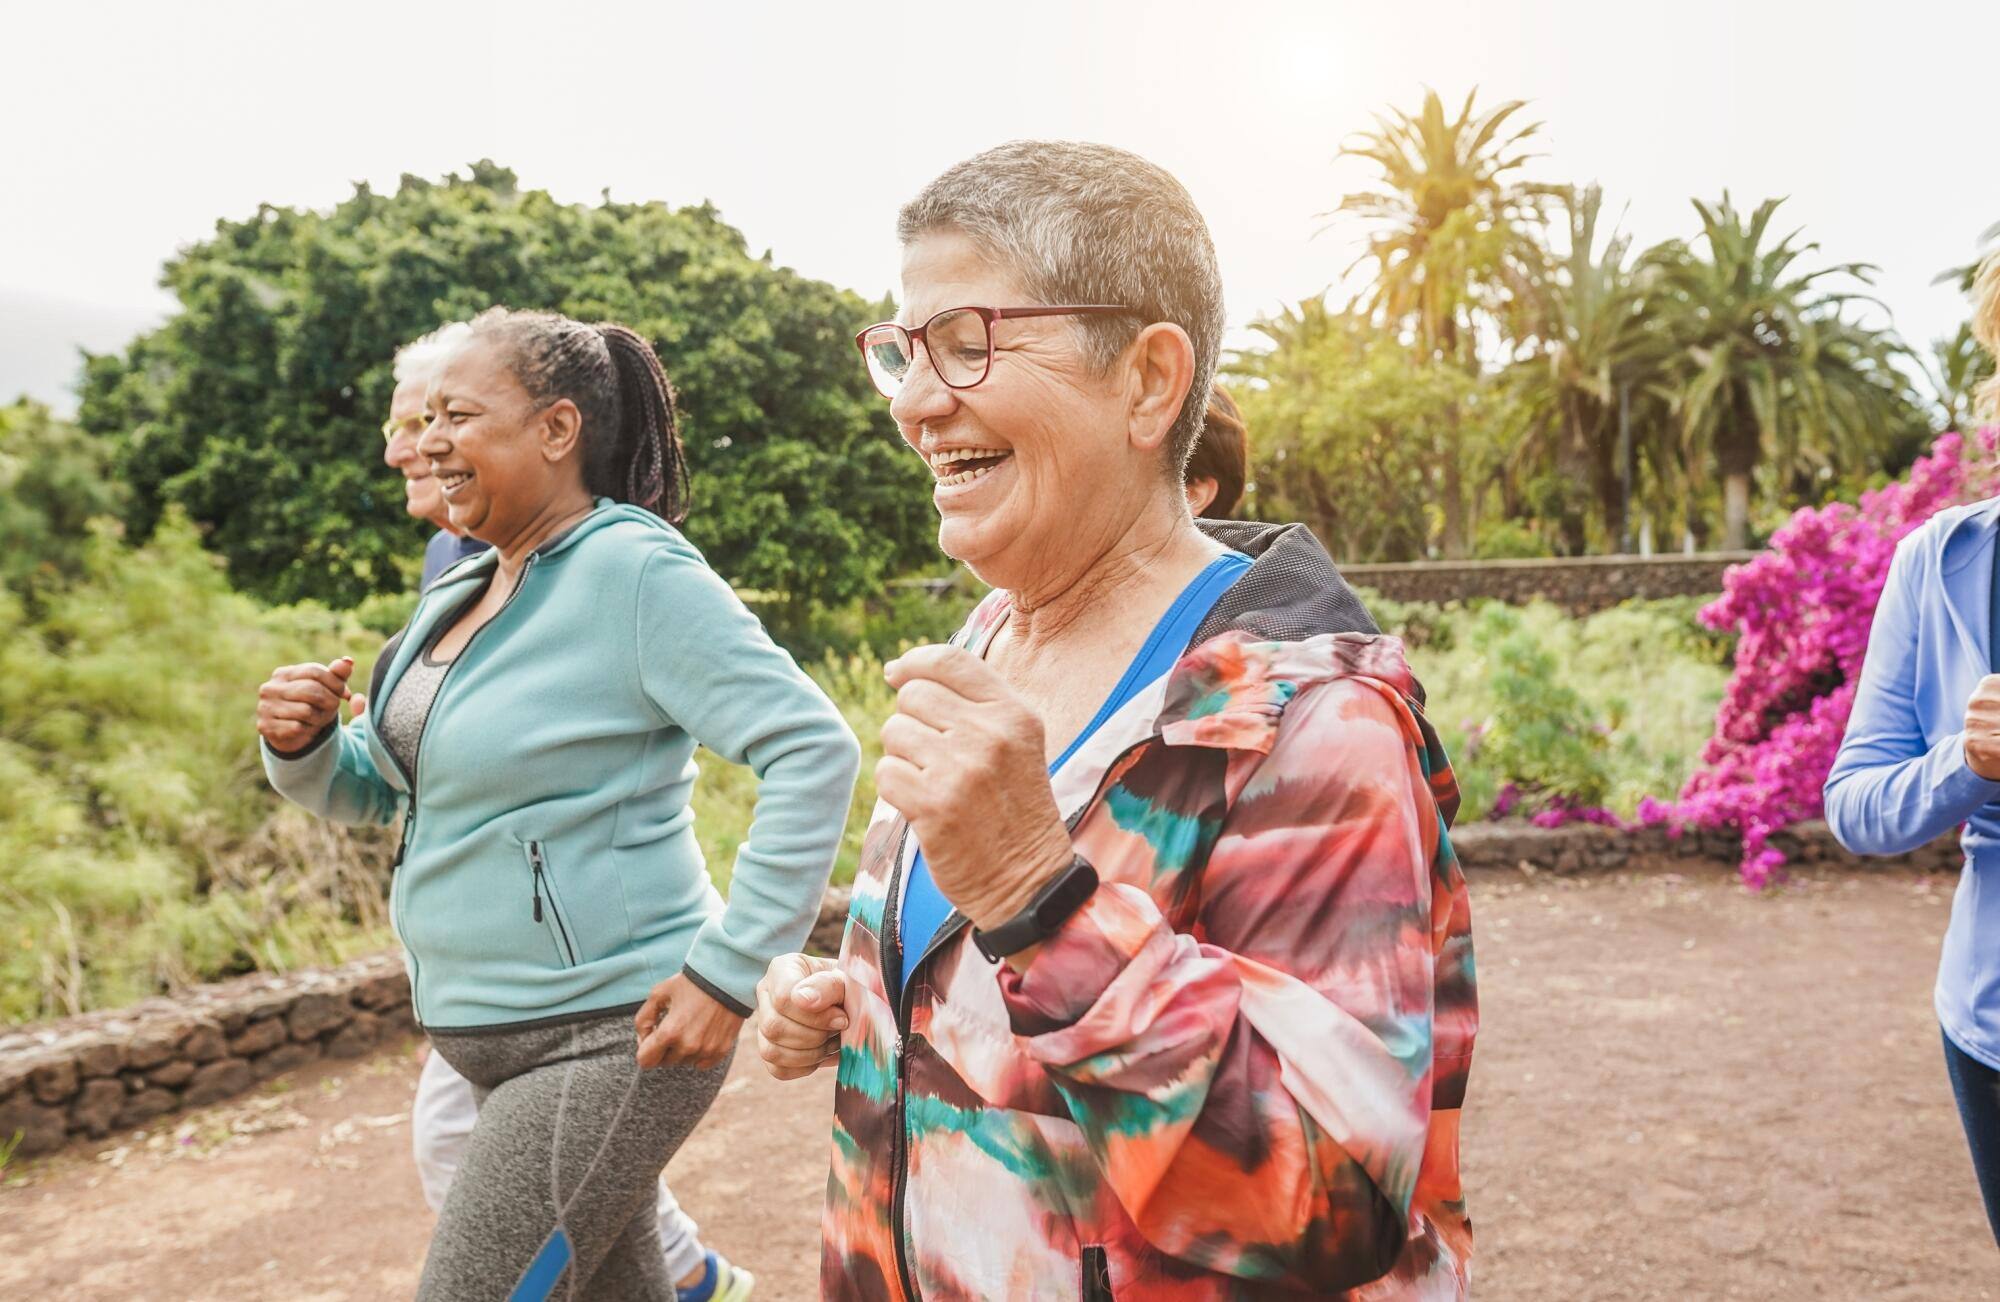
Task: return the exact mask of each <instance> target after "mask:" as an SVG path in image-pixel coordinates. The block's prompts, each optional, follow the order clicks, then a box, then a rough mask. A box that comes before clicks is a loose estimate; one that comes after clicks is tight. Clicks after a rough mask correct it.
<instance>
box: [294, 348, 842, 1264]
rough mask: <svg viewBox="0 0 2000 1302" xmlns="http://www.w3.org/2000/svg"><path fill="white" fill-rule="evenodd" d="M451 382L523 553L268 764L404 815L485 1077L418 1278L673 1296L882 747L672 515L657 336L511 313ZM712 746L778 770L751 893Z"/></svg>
mask: <svg viewBox="0 0 2000 1302" xmlns="http://www.w3.org/2000/svg"><path fill="white" fill-rule="evenodd" d="M426 401H427V411H428V415H429V418H430V420H429V424H428V426H427V427H426V428H425V430H424V433H423V435H422V438H421V440H420V441H419V444H418V451H419V453H420V454H421V455H423V456H424V457H426V458H428V460H429V461H430V463H431V466H432V469H433V471H434V473H435V474H436V476H437V479H438V483H439V486H440V488H441V490H442V492H443V495H444V501H445V505H446V509H447V511H448V512H449V514H450V520H451V526H452V528H453V529H454V530H456V531H458V532H460V533H463V534H466V535H469V536H470V537H473V538H477V539H479V540H481V541H483V542H487V543H490V544H491V550H489V551H486V552H482V553H480V554H479V555H476V556H472V557H468V558H467V559H465V560H463V561H460V562H459V563H458V564H457V565H455V566H453V567H452V568H451V569H450V570H447V571H446V572H445V573H444V574H443V575H442V576H441V577H440V578H439V579H438V580H437V581H436V583H434V584H433V585H432V586H431V587H430V588H429V589H428V590H427V591H426V592H425V593H424V595H423V597H422V599H421V600H420V601H419V603H418V606H417V609H416V611H415V613H414V614H412V616H411V617H410V622H409V625H408V626H407V627H406V628H405V629H404V630H403V632H402V633H400V634H399V635H397V637H396V638H395V639H393V640H392V641H391V642H390V643H389V645H388V646H387V647H385V648H384V649H383V652H382V655H381V657H380V659H379V661H378V663H377V665H376V668H375V676H374V681H373V682H372V684H371V688H372V690H371V691H370V692H369V698H370V700H371V701H373V702H374V704H373V705H372V706H371V707H370V709H369V711H368V713H367V714H366V715H365V716H364V717H361V718H357V719H355V720H354V721H352V722H350V723H349V724H347V725H346V726H345V727H341V726H339V706H340V702H341V700H342V699H344V698H346V697H347V696H349V695H350V692H349V687H348V677H349V675H351V674H352V672H353V668H354V663H353V661H352V659H350V658H346V657H343V658H341V659H338V660H335V661H334V662H333V663H331V664H309V665H292V666H287V667H285V668H281V669H279V670H277V671H275V672H274V673H273V674H272V676H271V679H270V681H268V682H267V683H265V684H264V687H263V688H262V689H261V692H260V695H259V701H258V711H257V726H258V732H259V734H260V735H261V737H262V739H263V743H262V744H263V751H264V764H265V772H266V773H267V774H268V776H269V777H270V780H271V783H272V785H273V786H274V787H276V788H277V789H278V790H279V791H280V792H281V793H282V794H284V795H285V796H286V797H288V798H289V799H291V800H293V801H294V802H296V803H298V804H300V805H302V806H303V807H305V808H306V809H309V810H311V811H312V812H314V813H316V814H318V815H320V816H321V817H325V818H330V819H335V820H338V821H342V822H355V823H359V822H377V823H387V822H390V821H392V820H393V819H394V818H395V816H396V815H397V814H398V813H399V812H400V813H402V814H403V815H404V823H403V845H402V849H401V851H400V852H399V854H398V856H397V868H396V873H395V877H394V881H393V883H392V901H391V911H392V917H393V919H394V921H395V924H396V931H397V935H398V937H399V938H400V939H401V941H402V943H403V948H404V953H405V958H406V961H407V964H408V967H409V973H410V988H411V999H412V1003H413V1005H414V1007H415V1010H416V1014H417V1017H418V1020H419V1021H420V1022H422V1024H423V1026H424V1029H425V1030H426V1031H427V1032H428V1033H429V1034H430V1037H431V1042H432V1045H433V1046H434V1049H435V1051H436V1052H437V1053H439V1054H440V1055H442V1056H443V1057H444V1059H445V1060H446V1061H447V1062H449V1063H450V1064H451V1065H452V1066H453V1067H454V1068H455V1069H457V1070H458V1071H459V1072H460V1073H461V1074H463V1075H464V1076H465V1077H466V1078H467V1079H469V1080H470V1081H471V1082H472V1083H473V1085H474V1088H475V1091H476V1093H477V1095H478V1097H479V1101H480V1110H479V1120H478V1122H477V1124H476V1125H475V1126H474V1128H473V1133H472V1137H471V1140H470V1141H469V1143H468V1145H467V1148H466V1152H465V1157H464V1161H463V1164H462V1165H461V1167H460V1168H459V1172H458V1177H457V1179H456V1181H455V1182H454V1183H453V1185H452V1187H451V1192H450V1193H449V1195H448V1196H447V1198H446V1200H445V1205H444V1209H443V1211H442V1212H441V1213H440V1215H439V1218H438V1229H437V1234H436V1236H435V1238H434V1239H433V1240H432V1243H431V1249H430V1254H429V1257H428V1259H427V1260H426V1262H425V1264H424V1273H423V1280H422V1284H421V1285H420V1288H419V1292H418V1296H419V1297H420V1298H423V1299H459V1298H468V1299H469V1298H490V1297H494V1296H498V1295H499V1294H500V1293H501V1292H506V1291H507V1290H509V1289H511V1290H513V1291H512V1293H511V1296H513V1297H517V1298H520V1297H532V1298H541V1297H546V1296H549V1295H550V1294H551V1292H552V1291H553V1290H555V1289H557V1288H558V1287H563V1288H564V1290H565V1291H564V1293H563V1296H581V1297H606V1298H621V1299H622V1298H662V1299H666V1298H672V1297H673V1296H674V1288H673V1284H672V1282H671V1281H670V1280H669V1279H668V1278H667V1276H666V1271H665V1268H664V1265H663V1263H662V1259H661V1253H660V1247H659V1244H658V1241H657V1238H658V1225H657V1220H656V1204H655V1200H656V1198H657V1196H658V1185H657V1183H656V1178H657V1176H658V1175H659V1172H660V1169H661V1167H662V1166H664V1165H665V1164H666V1162H667V1159H668V1158H669V1157H671V1156H672V1154H673V1153H674V1151H675V1150H676V1149H677V1148H678V1147H679V1146H680V1144H681V1141H682V1140H683V1139H685V1138H686V1136H687V1134H688V1132H689V1131H690V1130H692V1129H693V1127H694V1125H695V1123H696V1122H697V1121H699V1120H700V1118H701V1116H702V1114H703V1113H704V1112H706V1111H707V1109H708V1106H709V1104H710V1103H711V1102H712V1101H713V1099H714V1097H715V1094H716V1091H717V1090H718V1089H719V1088H720V1086H721V1084H722V1078H723V1074H724V1073H725V1071H726V1070H727V1068H728V1065H729V1060H730V1057H731V1055H732V1054H733V1052H734V1049H735V1044H736V1038H737V1032H738V1030H739V1028H740V1027H741V1025H742V1021H743V1018H744V1017H745V1016H746V1015H747V1013H748V1012H749V1010H750V1008H751V1006H752V1003H753V1001H754V998H755V993H754V992H755V988H756V984H757V980H758V978H759V977H760V976H761V975H762V974H763V971H764V968H765V966H766V965H767V964H768V963H769V962H770V960H771V959H772V958H773V957H774V956H775V955H777V954H780V953H783V952H785V951H787V950H790V949H795V948H797V947H798V945H799V944H800V943H801V942H802V941H803V940H804V938H805V935H806V933H807V931H808V929H809V928H810V925H811V922H812V919H813V917H814V916H815V913H816V910H817V907H818V904H819V899H820V895H821V893H822V891H823V889H824V887H825V885H826V878H827V874H828V872H829V870H830V869H831V867H832V862H833V855H834V851H835V848H836V846H837V844H838V842H839V838H840V833H841V828H842V824H843V822H844V820H845V816H846V810H847V802H848V799H849V797H850V795H851V793H852V790H853V785H854V778H855V774H856V772H857V770H858V768H859V764H860V756H859V749H858V747H857V746H856V744H855V741H854V738H853V736H852V734H851V733H849V731H848V730H847V727H846V725H845V724H844V723H843V722H842V720H841V717H840V715H839V713H838V712H837V711H836V710H835V709H834V707H833V705H832V704H831V703H830V702H829V701H828V700H827V699H826V697H825V696H824V694H822V693H821V692H820V691H819V689H818V688H817V687H815V686H814V685H813V683H812V681H811V680H810V679H808V678H807V677H806V676H805V675H804V674H803V673H801V672H800V671H799V668H798V666H797V665H796V664H794V663H793V661H792V659H791V657H790V656H788V655H787V654H786V653H785V652H784V651H782V650H781V649H779V648H778V647H777V646H776V645H774V644H773V643H772V642H771V640H770V638H769V637H768V636H767V635H766V634H765V632H764V629H763V628H762V626H761V625H759V624H758V622H757V620H756V618H755V617H754V616H752V615H751V614H750V613H749V611H748V610H746V609H745V608H744V607H743V605H742V603H741V602H739V601H738V600H737V599H736V597H735V595H734V594H733V593H732V592H731V591H730V589H729V586H728V585H727V584H726V583H724V582H723V581H722V580H721V579H720V578H719V577H717V576H716V574H715V573H714V572H713V571H712V570H710V569H709V568H708V566H707V564H706V563H705V562H704V561H703V560H702V557H701V555H700V553H699V552H697V551H696V550H695V549H694V547H693V546H691V545H690V544H689V543H688V542H687V540H686V539H685V538H683V537H682V536H681V534H680V533H679V531H678V530H677V529H676V528H675V527H674V525H675V524H677V523H678V522H679V521H680V520H681V519H683V518H684V517H685V515H686V512H687V505H688V487H689V486H688V472H687V463H686V460H685V457H684V456H683V453H682V450H681V444H680V437H679V431H678V426H677V420H676V414H675V408H674V395H673V389H672V386H671V385H670V384H669V383H668V381H667V377H666V375H665V373H664V371H663V370H662V369H661V367H660V362H659V359H658V358H657V357H656V356H655V355H654V353H653V349H652V348H651V346H650V345H648V344H647V342H646V341H645V340H644V339H643V338H641V337H640V336H639V335H637V334H634V333H633V332H632V331H630V330H627V329H625V328H624V327H623V326H618V325H601V326H592V325H586V324H584V323H581V322H578V321H572V320H570V319H568V318H566V317H560V316H555V315H552V314H548V313H539V312H512V311H507V310H504V309H495V310H494V311H491V312H487V313H485V314H484V315H482V316H480V317H478V318H476V319H474V321H473V322H472V323H471V332H470V334H469V336H468V337H467V338H466V340H465V342H464V343H462V344H461V345H460V346H459V347H458V348H457V349H456V350H455V351H454V352H453V353H452V354H451V355H450V356H449V357H447V358H446V359H445V360H444V361H443V362H442V363H441V364H440V366H439V369H438V371H437V373H436V375H435V378H434V379H433V380H432V381H431V385H430V390H429V393H428V395H427V400H426ZM697 743H699V744H702V745H706V746H708V747H709V748H710V749H711V750H713V751H715V752H716V753H717V754H719V755H721V756H723V757H725V758H727V759H729V760H731V761H734V762H736V763H742V764H748V765H749V766H750V767H751V768H752V769H753V770H755V772H756V774H757V776H758V778H759V779H760V787H759V795H758V801H757V810H756V819H755V825H754V827H753V829H752V832H751V834H750V836H749V838H748V839H747V841H746V842H745V843H744V845H743V848H742V850H741V851H740V853H739V854H738V856H737V859H736V864H735V870H734V872H735V875H734V879H733V885H732V888H731V891H730V895H729V901H728V903H727V905H724V903H723V902H722V900H721V898H720V897H719V896H718V895H717V893H716V891H715V888H714V887H713V886H712V885H710V883H709V878H708V874H707V871H706V869H705V867H704V865H703V862H702V856H701V851H700V848H699V847H698V845H697V844H696V841H695V837H694V830H693V814H692V812H691V810H690V808H689V804H688V797H689V794H690V791H691V789H692V787H693V783H694V779H695V766H694V763H693V752H694V748H695V746H696V744H697Z"/></svg>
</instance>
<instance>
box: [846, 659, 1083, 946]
mask: <svg viewBox="0 0 2000 1302" xmlns="http://www.w3.org/2000/svg"><path fill="white" fill-rule="evenodd" d="M885 672H886V674H887V676H888V679H889V684H890V686H892V687H894V688H895V689H896V713H895V714H894V715H892V716H890V718H889V721H888V722H887V723H885V724H883V725H882V758H881V760H880V761H879V762H878V763H877V764H876V765H875V790H876V793H877V794H878V795H880V796H881V797H882V799H883V800H886V801H887V802H888V803H889V804H890V805H891V806H893V807H894V808H895V809H896V811H897V812H898V813H900V814H902V815H903V817H905V818H907V819H909V820H910V827H911V828H912V829H913V830H914V831H915V832H916V835H917V843H918V844H919V845H921V846H922V847H923V851H924V861H925V862H926V863H927V864H928V865H929V866H930V873H931V879H932V880H933V881H935V882H936V883H937V888H938V890H939V891H941V892H943V894H944V897H945V898H946V899H947V900H950V901H951V903H952V904H953V906H955V907H956V908H957V909H958V911H959V912H960V913H963V914H964V915H965V916H966V917H967V918H969V919H971V920H972V924H973V925H974V926H975V927H991V926H996V925H998V924H999V923H1002V922H1005V921H1006V920H1007V919H1009V918H1011V917H1013V916H1014V915H1015V914H1016V913H1019V912H1020V911H1021V910H1022V909H1023V908H1025V907H1027V904H1028V901H1029V900H1030V899H1032V898H1034V895H1035V892H1036V891H1038V890H1040V889H1041V887H1042V886H1043V884H1044V883H1046V882H1047V881H1048V880H1049V879H1050V878H1052V877H1054V876H1055V875H1056V874H1057V873H1059V872H1061V871H1062V870H1063V868H1064V867H1066V866H1067V865H1068V864H1069V861H1070V857H1071V855H1072V853H1073V851H1072V850H1071V847H1070V839H1069V829H1068V828H1067V827H1065V826H1064V825H1063V820H1062V815H1061V813H1060V811H1058V810H1057V808H1056V799H1055V793H1054V791H1052V790H1051V789H1050V787H1049V768H1048V759H1047V756H1046V753H1045V750H1044V735H1043V730H1042V721H1041V719H1040V717H1039V716H1037V715H1036V714H1035V712H1034V711H1033V710H1031V709H1029V708H1028V705H1027V703H1026V702H1024V701H1023V700H1022V699H1021V698H1020V697H1019V696H1018V695H1016V694H1015V692H1014V689H1013V688H1011V687H1009V686H1008V685H1007V683H1006V682H1005V680H1003V679H1002V678H1001V677H1000V675H999V674H997V673H995V672H994V671H993V669H992V667H991V666H989V665H988V664H986V663H985V662H984V661H982V660H980V659H979V658H978V657H977V656H974V655H972V654H971V653H970V652H967V651H964V650H961V649H960V648H958V647H952V646H924V647H916V648H914V649H913V650H910V651H907V652H905V653H904V654H903V655H902V656H901V657H899V658H897V659H895V660H892V661H890V662H889V664H888V666H887V667H886V670H885Z"/></svg>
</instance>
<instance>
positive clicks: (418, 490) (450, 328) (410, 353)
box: [382, 321, 486, 590]
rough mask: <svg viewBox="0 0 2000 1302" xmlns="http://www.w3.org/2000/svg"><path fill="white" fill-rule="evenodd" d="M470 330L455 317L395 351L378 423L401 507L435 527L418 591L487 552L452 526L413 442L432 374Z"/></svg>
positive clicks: (424, 421) (421, 426) (421, 421)
mask: <svg viewBox="0 0 2000 1302" xmlns="http://www.w3.org/2000/svg"><path fill="white" fill-rule="evenodd" d="M469 333H470V330H469V328H468V327H467V326H466V324H465V323H464V322H463V321H454V322H452V323H451V324H450V325H447V326H443V327H440V328H439V329H437V330H433V331H432V332H431V333H429V334H427V335H425V336H424V337H423V338H421V339H418V340H416V341H415V342H413V343H409V344H405V345H404V346H403V348H402V349H401V350H400V351H399V352H398V353H397V354H396V365H395V377H396V390H395V392H394V393H393V394H392V395H390V398H389V419H388V420H387V421H385V422H384V423H383V425H382V439H383V446H382V460H383V461H384V462H385V463H387V464H388V465H389V466H390V467H391V468H393V469H395V470H398V471H400V472H402V476H403V509H404V510H405V511H407V512H409V514H410V515H412V516H414V517H415V518H417V519H419V520H428V521H430V522H431V523H432V524H434V525H436V526H437V530H438V531H437V532H436V533H435V534H433V535H431V540H430V542H429V543H427V544H425V546H424V572H423V579H422V581H421V582H420V583H419V584H418V588H419V590H422V589H424V588H428V587H430V586H431V583H432V581H434V580H435V579H436V578H437V576H438V575H440V574H442V573H444V572H445V571H446V570H447V569H450V568H451V567H452V566H453V565H455V564H457V563H458V562H459V561H461V560H464V559H465V558H466V557H468V556H473V555H476V554H478V553H479V552H483V551H485V550H486V544H485V543H483V542H480V541H479V540H478V539H477V538H472V537H468V536H466V535H464V534H461V533H458V532H456V531H454V530H453V529H452V527H451V520H450V517H449V516H447V515H446V514H445V509H444V493H443V492H442V491H440V490H439V488H438V482H437V476H435V475H433V474H432V473H431V463H430V462H429V461H428V460H426V459H425V458H424V457H422V456H420V455H418V453H417V440H418V439H419V438H421V437H422V436H423V432H424V426H425V425H426V424H428V423H429V419H430V418H429V417H428V416H426V415H425V413H424V389H425V387H426V386H427V385H428V384H429V383H430V377H431V372H432V371H434V370H436V369H437V364H438V363H439V362H440V361H442V360H443V359H444V358H445V356H446V355H448V354H449V353H450V352H451V351H452V349H454V348H456V347H457V346H458V345H459V344H460V343H461V342H463V341H464V339H465V337H466V336H467V335H468V334H469Z"/></svg>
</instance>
